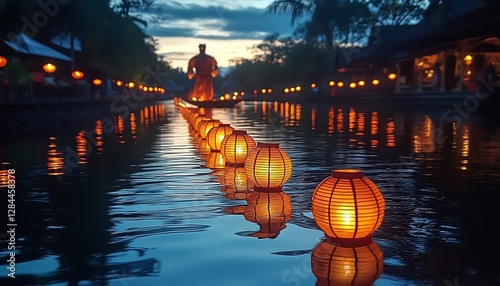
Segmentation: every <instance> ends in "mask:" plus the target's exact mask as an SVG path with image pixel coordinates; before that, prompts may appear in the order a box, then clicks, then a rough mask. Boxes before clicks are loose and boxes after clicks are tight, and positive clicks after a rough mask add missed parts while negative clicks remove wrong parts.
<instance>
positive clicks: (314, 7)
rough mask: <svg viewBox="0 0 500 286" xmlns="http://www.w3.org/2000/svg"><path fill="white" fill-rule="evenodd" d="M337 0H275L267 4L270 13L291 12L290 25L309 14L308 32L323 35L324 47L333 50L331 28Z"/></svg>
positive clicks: (332, 27) (333, 22) (332, 28)
mask: <svg viewBox="0 0 500 286" xmlns="http://www.w3.org/2000/svg"><path fill="white" fill-rule="evenodd" d="M337 6H338V0H276V1H274V2H273V3H271V4H269V6H267V8H266V10H267V12H270V13H291V14H292V25H294V24H295V23H296V22H297V20H299V19H300V18H302V17H304V16H305V15H306V14H311V20H310V21H309V23H308V25H307V26H308V27H310V28H309V31H308V33H309V34H310V33H313V34H314V36H323V37H324V38H325V43H326V47H327V49H328V50H329V51H331V50H333V30H334V24H335V13H334V12H335V10H336V7H337Z"/></svg>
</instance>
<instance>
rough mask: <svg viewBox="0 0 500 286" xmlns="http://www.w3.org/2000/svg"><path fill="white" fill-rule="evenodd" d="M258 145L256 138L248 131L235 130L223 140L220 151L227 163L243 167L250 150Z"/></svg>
mask: <svg viewBox="0 0 500 286" xmlns="http://www.w3.org/2000/svg"><path fill="white" fill-rule="evenodd" d="M256 145H257V144H256V143H255V140H253V138H252V137H251V136H250V135H248V134H247V132H246V131H243V130H233V132H232V133H231V134H229V135H228V136H226V137H224V139H223V140H222V142H221V147H220V151H221V153H222V155H223V156H224V160H225V161H226V165H231V166H240V167H243V166H244V163H245V158H246V157H247V154H248V152H249V151H250V150H251V149H252V148H254V147H255V146H256Z"/></svg>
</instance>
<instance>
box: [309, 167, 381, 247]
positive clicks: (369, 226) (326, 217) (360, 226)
mask: <svg viewBox="0 0 500 286" xmlns="http://www.w3.org/2000/svg"><path fill="white" fill-rule="evenodd" d="M384 212H385V201H384V197H383V196H382V193H381V192H380V190H379V189H378V187H377V186H376V185H375V184H374V183H373V182H372V181H371V180H370V179H368V178H366V177H363V174H362V173H361V171H360V170H353V169H346V170H334V171H332V175H331V176H330V177H327V178H326V179H324V180H323V181H322V182H321V183H320V184H319V185H318V186H317V187H316V190H315V191H314V194H313V197H312V213H313V216H314V220H315V221H316V223H317V224H318V226H319V227H320V228H321V229H322V230H323V231H324V232H325V233H326V235H327V236H328V237H330V238H331V239H337V240H339V241H342V240H359V241H371V234H372V233H373V232H374V231H375V230H377V229H378V228H379V227H380V225H381V224H382V220H383V219H384Z"/></svg>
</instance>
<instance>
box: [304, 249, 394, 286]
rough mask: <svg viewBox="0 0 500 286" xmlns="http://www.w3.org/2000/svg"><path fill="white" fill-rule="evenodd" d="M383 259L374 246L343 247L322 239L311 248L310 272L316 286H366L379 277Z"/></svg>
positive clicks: (380, 251)
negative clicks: (312, 274)
mask: <svg viewBox="0 0 500 286" xmlns="http://www.w3.org/2000/svg"><path fill="white" fill-rule="evenodd" d="M383 256H384V255H383V253H382V250H381V249H380V247H379V246H378V245H377V244H376V243H375V242H371V243H370V244H368V245H363V246H356V247H343V246H338V245H335V244H333V243H330V242H329V241H328V239H326V240H323V241H322V242H321V243H320V244H318V245H317V246H316V247H315V248H314V251H313V253H312V255H311V269H312V272H313V273H314V275H315V276H316V278H317V279H318V281H317V282H316V285H317V286H327V285H332V286H370V285H373V282H375V281H376V280H377V279H378V278H379V277H380V275H381V274H382V271H383V268H384V261H383V258H384V257H383Z"/></svg>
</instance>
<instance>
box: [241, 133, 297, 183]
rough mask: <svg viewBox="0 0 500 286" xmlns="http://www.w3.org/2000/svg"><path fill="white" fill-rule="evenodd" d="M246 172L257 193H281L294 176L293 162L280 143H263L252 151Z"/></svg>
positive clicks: (249, 154)
mask: <svg viewBox="0 0 500 286" xmlns="http://www.w3.org/2000/svg"><path fill="white" fill-rule="evenodd" d="M245 170H246V173H247V176H248V179H249V180H250V182H252V183H253V184H254V185H255V190H256V191H279V190H281V188H282V186H283V184H284V183H286V182H287V181H288V179H290V176H291V174H292V162H291V160H290V157H289V156H288V154H287V153H286V152H285V150H283V149H281V148H280V147H279V144H278V143H261V142H257V146H256V147H255V148H253V149H252V150H250V151H249V152H248V154H247V157H246V159H245Z"/></svg>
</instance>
